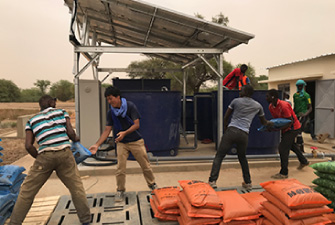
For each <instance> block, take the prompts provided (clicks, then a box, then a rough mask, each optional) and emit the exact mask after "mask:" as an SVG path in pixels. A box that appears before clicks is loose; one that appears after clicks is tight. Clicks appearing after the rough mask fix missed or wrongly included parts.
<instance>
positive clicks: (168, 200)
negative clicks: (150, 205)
mask: <svg viewBox="0 0 335 225" xmlns="http://www.w3.org/2000/svg"><path fill="white" fill-rule="evenodd" d="M179 192H180V188H179V187H177V186H170V187H162V188H157V189H155V190H153V194H154V195H155V196H156V198H157V202H156V205H157V208H158V209H159V210H160V211H163V210H166V209H171V208H178V206H177V195H178V193H179Z"/></svg>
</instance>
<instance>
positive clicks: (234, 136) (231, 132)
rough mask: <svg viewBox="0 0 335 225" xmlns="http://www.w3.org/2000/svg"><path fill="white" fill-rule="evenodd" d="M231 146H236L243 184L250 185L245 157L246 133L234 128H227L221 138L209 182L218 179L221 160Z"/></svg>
mask: <svg viewBox="0 0 335 225" xmlns="http://www.w3.org/2000/svg"><path fill="white" fill-rule="evenodd" d="M233 144H235V145H236V149H237V156H238V160H239V162H240V165H241V168H242V173H243V179H244V182H245V183H247V184H249V183H251V180H250V172H249V165H248V160H247V157H246V151H247V146H248V133H246V132H244V131H242V130H240V129H238V128H235V127H228V129H227V130H226V132H225V133H224V134H223V136H222V138H221V143H220V146H219V149H218V151H217V152H216V155H215V158H214V161H213V165H212V170H211V174H210V177H209V181H216V180H217V179H218V177H219V173H220V169H221V163H222V160H223V158H224V157H225V156H226V155H227V153H228V151H229V150H230V149H231V147H232V145H233Z"/></svg>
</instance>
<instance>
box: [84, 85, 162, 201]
mask: <svg viewBox="0 0 335 225" xmlns="http://www.w3.org/2000/svg"><path fill="white" fill-rule="evenodd" d="M105 97H106V99H107V101H108V103H109V105H110V110H109V111H108V113H107V124H106V127H105V130H104V131H103V133H102V134H101V136H100V138H99V140H98V141H97V142H96V143H95V144H94V145H92V146H91V147H90V151H91V152H92V154H95V153H96V152H97V150H98V148H99V146H100V145H101V144H102V143H103V142H104V141H105V140H106V139H107V137H108V136H109V134H110V132H111V131H112V129H113V136H114V139H115V143H116V146H117V161H118V163H117V170H116V175H115V176H116V185H117V195H116V201H122V200H123V196H124V192H125V190H126V163H127V158H128V156H129V153H132V154H133V156H134V157H135V159H136V161H137V162H138V163H139V164H140V166H141V168H142V172H143V175H144V178H145V180H146V182H147V185H148V187H149V188H150V189H151V190H154V189H156V188H157V185H156V183H155V177H154V174H153V172H152V169H151V166H150V162H149V159H148V156H147V152H146V148H145V145H144V140H143V138H142V136H141V133H140V132H139V128H140V114H139V112H138V110H137V108H136V105H135V104H134V103H133V102H131V101H127V100H126V99H125V98H121V92H120V90H119V89H117V88H116V87H113V86H109V87H108V88H107V89H106V91H105Z"/></svg>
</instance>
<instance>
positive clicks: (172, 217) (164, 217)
mask: <svg viewBox="0 0 335 225" xmlns="http://www.w3.org/2000/svg"><path fill="white" fill-rule="evenodd" d="M150 206H151V209H152V211H153V212H154V216H155V218H157V219H158V220H163V221H167V220H168V221H177V220H178V219H177V217H178V216H177V215H168V214H163V213H161V212H159V211H158V209H157V207H156V205H155V203H154V201H153V200H152V199H150Z"/></svg>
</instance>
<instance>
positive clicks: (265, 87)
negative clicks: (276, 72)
mask: <svg viewBox="0 0 335 225" xmlns="http://www.w3.org/2000/svg"><path fill="white" fill-rule="evenodd" d="M255 78H256V79H257V81H261V80H267V79H269V77H268V76H266V75H260V76H259V77H255ZM258 88H259V89H260V90H268V84H267V83H262V84H258Z"/></svg>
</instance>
